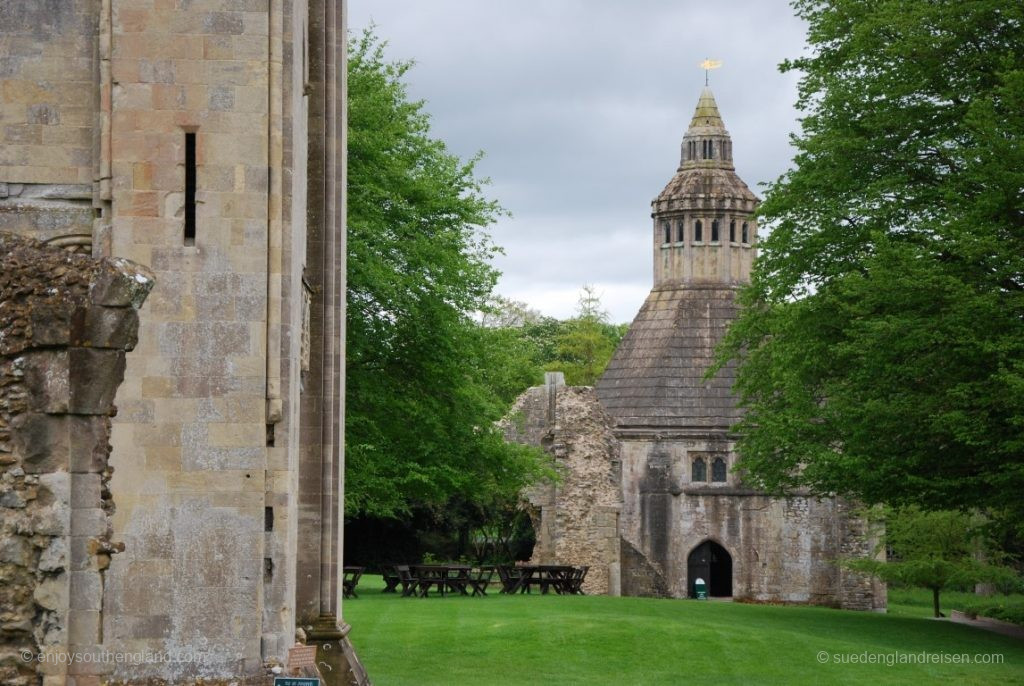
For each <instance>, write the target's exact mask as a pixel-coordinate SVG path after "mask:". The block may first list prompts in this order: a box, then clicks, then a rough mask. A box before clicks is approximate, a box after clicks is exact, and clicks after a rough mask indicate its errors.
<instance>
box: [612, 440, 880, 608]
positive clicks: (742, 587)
mask: <svg viewBox="0 0 1024 686" xmlns="http://www.w3.org/2000/svg"><path fill="white" fill-rule="evenodd" d="M712 456H714V457H722V458H724V459H725V460H726V461H727V463H728V464H729V471H728V473H727V477H726V480H725V481H722V482H714V481H711V480H704V481H694V479H693V474H692V461H693V459H694V458H696V457H703V458H705V459H706V460H707V461H708V462H710V459H709V458H711V457H712ZM622 459H623V471H622V473H623V479H622V489H623V496H624V501H625V502H624V505H623V513H622V524H621V528H622V536H623V539H624V544H628V546H629V547H630V548H631V549H632V550H633V551H634V554H633V555H631V556H630V557H628V558H624V562H623V572H622V573H623V578H624V579H632V578H633V577H638V579H639V583H638V584H637V585H636V588H637V589H638V590H639V589H652V590H654V591H655V592H654V593H653V594H654V595H661V594H662V589H663V591H664V595H667V596H670V597H676V598H683V597H687V595H689V593H690V590H691V584H692V581H693V580H692V579H690V578H689V573H688V561H689V555H690V553H691V552H692V551H693V550H694V549H695V548H697V547H698V546H699V545H701V544H702V543H704V542H705V541H709V540H710V541H714V542H715V543H717V544H719V545H721V546H722V547H724V548H725V550H726V551H727V552H728V554H729V556H730V557H731V564H732V596H733V597H734V598H737V599H741V600H749V601H755V602H784V603H808V604H815V605H830V606H835V607H843V608H848V609H880V608H883V607H884V606H885V590H884V585H881V584H878V583H877V582H874V581H872V580H871V578H870V577H869V576H866V575H863V574H857V573H855V572H852V571H849V570H843V569H841V568H840V567H839V566H838V565H837V564H836V562H837V560H838V559H839V558H841V557H849V556H863V555H869V554H871V542H870V541H869V540H867V539H866V538H865V536H864V533H865V532H864V523H863V521H862V520H861V519H860V518H858V517H857V516H856V514H855V512H854V511H853V510H852V509H851V508H850V507H849V506H848V505H847V504H846V503H844V502H843V501H841V500H838V499H835V498H816V497H813V496H810V495H794V496H792V497H789V498H772V497H769V496H766V495H764V494H761V493H758V492H756V491H754V490H751V489H749V488H747V487H746V486H745V485H744V484H743V483H742V481H741V480H740V478H739V477H738V475H737V474H736V473H734V472H733V471H732V464H733V462H734V461H735V454H734V452H733V445H732V443H731V442H730V441H722V440H719V439H717V438H712V437H708V438H703V439H702V438H696V437H689V438H681V437H680V438H673V437H671V436H664V437H645V436H625V437H623V440H622ZM652 572H654V573H656V574H658V575H660V576H661V579H660V580H657V581H656V582H655V583H651V582H650V581H647V580H646V579H647V578H648V577H650V576H651V575H652Z"/></svg>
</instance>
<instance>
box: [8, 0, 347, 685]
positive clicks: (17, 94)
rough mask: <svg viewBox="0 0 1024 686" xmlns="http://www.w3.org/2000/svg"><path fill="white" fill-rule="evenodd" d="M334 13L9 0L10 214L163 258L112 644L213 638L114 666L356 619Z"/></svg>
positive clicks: (126, 486) (256, 647)
mask: <svg viewBox="0 0 1024 686" xmlns="http://www.w3.org/2000/svg"><path fill="white" fill-rule="evenodd" d="M345 15H346V10H345V2H344V0H269V1H268V0H188V1H187V2H183V1H174V0H167V1H164V0H156V1H155V2H149V1H147V2H137V1H136V0H60V1H54V2H40V1H37V0H11V1H10V2H2V3H0V45H2V46H3V50H2V51H0V122H3V125H2V126H0V230H2V229H4V228H7V229H10V230H12V231H14V232H16V233H19V234H22V235H29V236H33V237H36V238H39V239H41V240H43V241H47V242H49V243H51V244H53V245H62V246H67V247H74V248H75V249H76V250H79V251H81V252H85V253H92V254H94V255H97V256H111V255H118V256H122V257H125V258H128V259H131V260H134V261H136V262H138V263H140V264H144V265H146V266H147V267H148V268H150V269H152V271H153V273H154V275H155V280H156V285H155V287H154V289H153V292H152V293H151V294H150V296H149V300H148V302H147V306H146V308H145V310H144V311H143V312H142V314H141V317H140V320H139V323H138V345H137V347H136V349H135V350H134V352H133V354H132V355H131V356H130V357H129V358H128V360H127V365H126V368H125V370H124V382H123V383H122V384H121V386H120V388H119V390H118V392H117V405H118V406H119V408H120V412H119V414H118V415H117V417H116V418H115V419H114V420H113V425H112V428H111V430H110V443H111V445H112V446H113V451H112V453H111V457H110V462H111V464H113V465H114V466H116V471H115V472H114V473H113V475H112V477H111V479H110V483H109V489H110V492H111V493H112V494H113V496H114V498H115V499H116V500H117V502H118V510H117V512H116V513H114V515H113V517H112V524H113V530H114V537H115V538H116V539H117V540H120V541H124V542H125V544H126V546H127V549H126V552H125V553H124V554H122V555H119V556H115V557H114V558H113V561H112V562H111V567H110V570H109V572H108V573H107V575H106V580H105V583H106V587H107V588H106V591H107V592H106V593H105V594H104V607H103V610H104V612H103V636H104V647H105V648H107V649H109V650H111V651H114V652H118V653H132V654H138V653H140V652H145V653H148V654H152V655H161V654H168V653H189V652H198V653H200V654H201V655H200V657H198V658H197V659H196V660H192V661H179V662H173V663H172V662H168V661H161V660H147V661H144V663H142V664H135V665H118V667H117V669H116V670H115V672H114V673H113V674H112V678H114V679H119V680H130V681H134V682H146V681H147V680H150V679H157V680H164V681H168V682H181V683H190V682H191V681H193V680H194V679H196V678H199V677H202V678H205V679H210V678H223V679H232V678H261V677H262V674H263V669H264V666H265V665H266V664H273V663H275V662H277V661H280V660H283V659H284V657H285V655H286V652H287V649H288V647H290V646H291V645H292V643H293V641H294V634H295V628H296V625H301V626H303V627H305V628H307V629H309V630H308V631H307V635H308V636H309V637H310V639H311V640H319V638H318V637H319V636H322V637H324V638H323V640H325V641H334V640H337V639H338V638H339V637H342V636H344V635H345V633H346V632H347V630H348V627H347V626H346V625H345V624H344V623H343V622H342V621H341V616H340V615H341V607H340V603H341V600H340V596H341V593H340V576H341V570H342V562H341V560H340V553H341V550H342V544H341V532H342V527H341V526H340V522H341V521H342V519H343V513H342V505H341V504H342V502H343V475H344V469H343V461H344V451H343V448H342V445H343V425H344V420H343V417H344V350H343V342H344V328H343V327H344V287H345V286H344V274H345V267H344V260H345V244H344V236H345V160H346V154H345V145H346V144H345V131H346V126H345V110H346V108H345V98H346V90H345V88H346V86H345V82H346V81H345V80H346V73H347V70H346V68H345V63H346V56H345V50H346V40H345V37H346V29H345ZM193 195H194V202H188V198H192V197H193ZM192 210H194V222H193V221H192V216H193V212H192ZM193 229H194V231H193ZM313 625H316V626H318V627H321V628H323V631H320V632H319V633H318V632H315V631H313V630H312V626H313ZM332 654H341V651H340V650H335V651H333V652H332ZM340 671H341V670H338V669H335V670H334V672H333V674H334V675H335V677H336V678H337V675H338V674H339V673H340Z"/></svg>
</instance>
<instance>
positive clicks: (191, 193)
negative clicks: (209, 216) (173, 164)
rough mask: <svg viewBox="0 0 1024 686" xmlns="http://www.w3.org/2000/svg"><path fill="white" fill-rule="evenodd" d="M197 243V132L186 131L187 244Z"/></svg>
mask: <svg viewBox="0 0 1024 686" xmlns="http://www.w3.org/2000/svg"><path fill="white" fill-rule="evenodd" d="M195 244H196V134H195V132H194V131H193V132H186V133H185V245H195Z"/></svg>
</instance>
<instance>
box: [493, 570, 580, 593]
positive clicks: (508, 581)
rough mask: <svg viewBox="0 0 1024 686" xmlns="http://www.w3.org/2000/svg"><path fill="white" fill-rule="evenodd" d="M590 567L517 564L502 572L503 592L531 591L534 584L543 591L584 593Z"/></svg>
mask: <svg viewBox="0 0 1024 686" xmlns="http://www.w3.org/2000/svg"><path fill="white" fill-rule="evenodd" d="M588 569H589V567H586V566H583V567H575V566H573V565H516V566H515V567H506V568H505V570H504V572H503V573H501V572H500V573H501V579H502V586H503V588H502V591H501V592H502V593H529V592H530V589H531V588H532V587H534V586H536V587H537V588H539V589H540V592H541V593H547V592H549V591H551V590H554V591H555V593H559V594H565V595H573V594H577V595H583V580H584V579H585V578H586V576H587V571H588Z"/></svg>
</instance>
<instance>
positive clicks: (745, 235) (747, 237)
mask: <svg viewBox="0 0 1024 686" xmlns="http://www.w3.org/2000/svg"><path fill="white" fill-rule="evenodd" d="M749 241H750V230H749V229H748V228H747V223H746V222H743V242H744V243H748V242H749Z"/></svg>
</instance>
